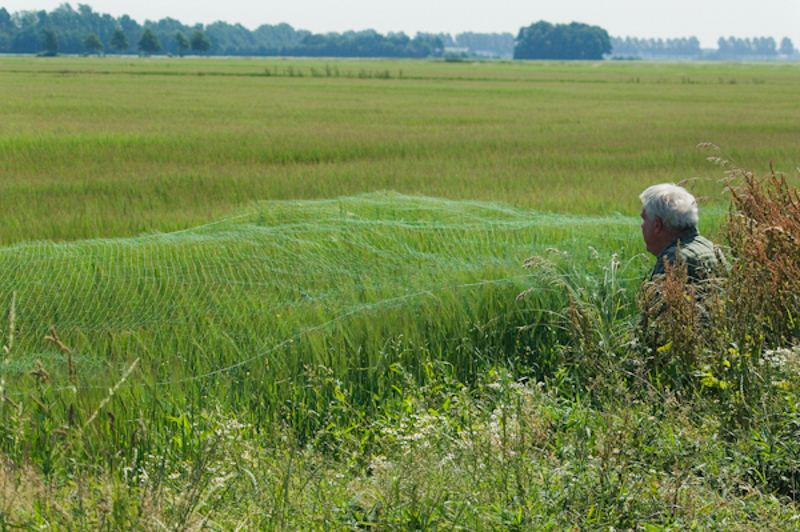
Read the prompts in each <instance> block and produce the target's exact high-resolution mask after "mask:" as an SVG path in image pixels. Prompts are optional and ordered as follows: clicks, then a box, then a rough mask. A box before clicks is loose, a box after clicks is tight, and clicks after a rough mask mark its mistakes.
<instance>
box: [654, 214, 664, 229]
mask: <svg viewBox="0 0 800 532" xmlns="http://www.w3.org/2000/svg"><path fill="white" fill-rule="evenodd" d="M663 229H664V222H663V221H661V218H659V217H658V216H656V219H655V220H653V231H656V232H658V233H660V232H661V231H662V230H663Z"/></svg>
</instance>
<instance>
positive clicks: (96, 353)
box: [0, 193, 644, 382]
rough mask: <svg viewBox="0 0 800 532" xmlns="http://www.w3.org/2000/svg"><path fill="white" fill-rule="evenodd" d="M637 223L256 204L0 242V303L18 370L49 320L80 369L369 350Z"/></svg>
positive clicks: (366, 205)
mask: <svg viewBox="0 0 800 532" xmlns="http://www.w3.org/2000/svg"><path fill="white" fill-rule="evenodd" d="M635 223H636V222H635V220H633V219H631V218H626V217H622V216H614V217H603V218H599V217H581V216H565V215H548V214H541V213H535V212H533V211H530V210H527V209H516V208H512V207H509V206H506V205H501V204H494V203H477V202H454V201H446V200H441V199H431V198H421V197H407V196H402V195H397V194H393V193H375V194H369V195H362V196H356V197H350V198H343V199H338V200H326V201H303V202H299V201H293V202H265V203H260V204H257V205H254V206H253V207H252V208H251V209H250V210H248V211H247V212H244V213H243V214H241V215H238V216H235V217H231V218H229V219H225V220H221V221H219V222H216V223H212V224H208V225H204V226H201V227H197V228H193V229H190V230H186V231H181V232H176V233H170V234H150V235H143V236H140V237H136V238H127V239H109V240H89V241H81V242H75V243H65V244H57V243H48V242H33V243H27V244H20V245H15V246H11V247H7V248H4V249H2V250H0V307H2V308H3V309H5V310H6V311H8V310H10V309H11V307H12V300H13V305H14V307H15V322H16V329H17V336H18V338H17V340H16V341H17V343H18V345H19V351H21V352H23V353H27V354H26V356H19V357H16V358H15V360H17V361H18V362H19V364H20V367H19V369H20V370H23V369H29V364H30V363H31V362H32V358H33V357H39V358H41V357H45V358H46V357H48V356H51V357H55V356H56V353H54V352H52V350H53V349H54V348H52V347H50V346H48V344H47V343H46V342H44V341H43V340H42V339H43V338H44V336H45V335H46V334H47V333H48V330H49V328H50V327H51V326H52V327H55V328H56V330H57V331H58V334H59V335H61V336H62V338H65V339H68V340H67V342H68V343H70V344H71V345H73V346H75V347H76V348H77V353H76V357H78V359H83V368H84V371H85V372H86V373H87V374H89V373H91V372H92V371H94V369H93V368H97V367H102V365H103V364H105V363H107V359H108V358H109V357H111V356H112V354H111V353H116V355H120V353H119V352H120V351H125V352H126V353H128V354H130V353H135V354H137V355H141V354H142V353H145V354H147V355H149V356H150V357H151V358H152V359H155V360H159V361H160V362H159V363H161V364H162V365H163V364H167V363H169V364H174V365H176V366H180V365H181V364H184V363H185V364H189V365H190V366H191V369H190V370H189V375H190V376H191V378H197V377H200V376H203V375H206V374H209V373H214V374H217V373H221V372H225V371H227V370H232V369H234V368H239V367H242V366H247V364H248V363H249V362H250V361H252V360H255V359H256V358H259V357H266V358H267V359H269V357H270V356H272V357H276V358H277V357H279V356H280V353H281V352H282V351H281V349H279V348H286V347H287V346H290V345H291V344H294V343H298V344H299V343H301V342H308V341H309V338H308V337H309V336H310V335H311V333H312V332H313V333H314V335H313V336H315V338H317V340H315V341H317V342H321V345H320V346H317V347H318V349H317V350H318V351H320V352H323V351H325V350H326V347H325V346H326V345H328V344H329V343H330V340H329V338H330V337H332V336H336V335H339V336H342V337H345V338H347V337H348V336H352V338H351V339H350V341H351V343H359V344H363V343H364V338H365V337H374V338H373V340H374V342H375V345H377V346H380V344H381V342H384V341H385V338H386V337H387V336H397V335H401V334H409V330H408V329H411V328H414V327H416V328H419V326H420V325H419V323H418V322H420V321H422V322H428V323H431V322H434V321H437V320H439V321H441V323H442V325H440V326H437V327H438V328H440V329H442V331H443V332H442V334H448V333H447V331H446V329H450V330H451V332H452V330H453V327H454V325H453V324H454V322H464V323H462V325H475V324H476V323H477V322H480V321H481V320H487V319H491V318H493V317H494V316H492V314H498V313H501V312H505V311H507V309H506V310H503V308H505V307H507V306H508V305H510V304H511V303H513V299H514V297H513V296H514V294H515V293H518V292H519V291H521V290H523V289H526V288H529V287H530V286H531V283H534V281H535V279H534V278H535V272H533V273H532V272H528V271H526V270H525V269H523V268H522V262H523V260H524V259H525V258H526V257H529V256H531V255H534V254H540V253H546V252H547V251H546V248H553V247H555V248H558V249H559V251H560V253H561V255H563V254H564V252H565V251H566V252H568V253H570V254H573V255H580V256H581V257H583V258H588V259H591V257H593V256H595V253H596V251H595V249H599V250H600V252H601V254H602V253H603V252H604V251H614V252H622V254H623V255H625V246H629V247H630V248H631V249H630V253H629V254H628V255H629V256H636V253H637V252H638V251H639V250H638V248H637V247H636V246H635V244H633V242H636V238H637V237H638V235H637V229H636V227H635ZM590 246H593V248H592V247H590ZM549 253H551V254H555V253H556V252H555V251H554V250H552V249H551V250H550V251H549ZM623 258H624V257H623ZM589 262H591V261H589ZM601 262H602V261H601V260H598V261H595V263H597V264H598V268H601V267H602V264H601ZM643 262H644V261H642V263H643ZM639 266H640V264H639V263H638V261H637V263H636V267H637V268H638V267H639ZM487 290H489V291H488V292H487ZM542 290H543V291H545V290H546V287H545V286H542ZM495 300H497V301H495ZM493 305H499V306H498V307H497V308H495V307H493ZM398 312H399V313H398ZM426 315H427V316H426ZM387 320H392V321H393V323H387ZM415 320H416V321H415ZM6 321H7V320H6ZM354 321H359V322H360V323H361V325H359V326H358V327H356V326H355V325H354ZM470 321H472V322H473V323H472V324H469V323H468V322H470ZM412 322H413V323H412ZM364 323H371V325H368V326H365V325H364ZM414 323H416V325H415V324H414ZM359 327H360V329H359ZM365 327H367V329H369V330H366V331H364V330H363V329H364V328H365ZM4 328H7V325H6V326H4ZM357 329H358V330H360V331H361V332H363V335H362V336H360V337H358V338H356V336H353V335H356V332H355V331H356V330H357ZM456 329H458V327H456ZM327 349H328V350H330V349H331V347H330V346H329V345H328V348H327ZM48 353H51V354H50V355H48ZM116 355H115V356H116ZM198 356H199V357H200V358H201V359H202V363H198V362H197V360H198V359H197V357H198ZM331 356H334V355H331ZM276 362H279V361H276ZM273 364H274V363H273ZM175 375H176V374H175V373H174V372H172V373H170V374H163V375H160V376H159V379H160V381H161V382H170V381H172V380H176V379H175ZM87 376H89V375H87Z"/></svg>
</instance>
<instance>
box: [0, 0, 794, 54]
mask: <svg viewBox="0 0 800 532" xmlns="http://www.w3.org/2000/svg"><path fill="white" fill-rule="evenodd" d="M62 3H64V0H0V7H5V8H6V9H7V10H8V11H9V12H10V13H14V12H15V11H22V10H40V9H45V10H47V11H51V10H53V9H54V8H56V7H58V6H59V5H60V4H62ZM78 3H85V4H88V5H89V6H91V7H92V9H93V10H94V11H96V12H99V13H108V14H110V15H112V16H114V17H119V16H121V15H130V17H131V18H133V19H134V20H136V21H137V22H139V23H140V24H141V23H143V22H144V21H145V20H148V19H149V20H159V19H162V18H165V17H171V18H174V19H177V20H179V21H181V22H182V23H184V24H190V25H192V24H196V23H202V24H209V23H211V22H216V21H218V20H221V21H224V22H228V23H231V24H235V23H239V24H242V25H243V26H245V27H246V28H249V29H251V30H252V29H255V28H257V27H258V26H260V25H261V24H279V23H281V22H286V23H287V24H290V25H291V26H292V27H294V28H295V29H306V30H311V31H313V32H315V33H325V32H329V31H336V32H342V31H346V30H356V31H359V30H365V29H374V30H376V31H378V32H379V33H383V34H386V33H388V32H390V31H394V32H397V31H403V32H405V33H406V34H408V35H409V36H411V37H413V36H414V35H415V34H416V32H418V31H423V32H431V33H439V32H443V33H451V34H453V35H455V34H457V33H461V32H465V31H473V32H476V33H492V32H498V33H502V32H510V33H512V34H514V35H515V36H516V34H517V32H518V31H519V29H520V27H522V26H528V25H530V24H532V23H533V22H537V21H539V20H546V21H548V22H552V23H554V24H555V23H569V22H573V21H575V22H583V23H586V24H591V25H597V26H601V27H602V28H604V29H605V30H607V31H608V33H609V35H611V36H613V37H625V36H631V37H640V38H650V37H656V38H658V37H661V38H664V39H667V38H676V37H690V36H692V35H694V36H696V37H697V38H698V39H700V45H701V46H702V47H704V48H716V43H717V39H719V37H723V36H724V37H731V36H733V37H741V38H745V37H751V38H752V37H773V38H774V39H775V41H776V42H777V43H778V44H780V40H781V39H782V38H783V37H789V38H790V39H792V42H793V43H794V45H795V48H800V0H760V1H758V2H755V1H753V0H484V1H482V2H477V1H475V0H392V1H389V0H335V1H334V0H193V1H189V0H83V1H81V2H77V1H73V2H70V4H71V5H72V7H73V8H75V9H77V6H78Z"/></svg>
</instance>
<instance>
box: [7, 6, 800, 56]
mask: <svg viewBox="0 0 800 532" xmlns="http://www.w3.org/2000/svg"><path fill="white" fill-rule="evenodd" d="M718 46H719V48H718V49H717V50H703V49H701V48H700V42H699V41H698V40H697V38H696V37H688V38H682V39H667V40H663V39H637V38H633V37H625V38H621V37H609V36H608V33H607V32H606V31H605V30H604V29H602V28H600V27H598V26H589V25H587V24H580V23H577V22H573V23H571V24H556V25H553V24H550V23H548V22H545V21H539V22H537V23H535V24H531V25H530V26H528V27H523V28H521V29H520V31H519V34H518V35H517V37H516V38H515V37H514V36H513V35H512V34H511V33H472V32H466V33H460V34H457V35H456V36H455V37H453V36H451V35H450V34H447V33H439V34H431V33H417V35H416V36H415V37H414V38H411V37H409V36H407V35H405V34H404V33H389V34H388V35H385V36H384V35H381V34H379V33H377V32H376V31H373V30H365V31H359V32H356V31H348V32H344V33H327V34H313V33H311V32H310V31H306V30H295V29H294V28H293V27H292V26H290V25H288V24H277V25H274V26H273V25H269V24H265V25H262V26H260V27H258V28H257V29H255V30H252V31H251V30H249V29H247V28H245V27H244V26H242V25H241V24H228V23H226V22H214V23H213V24H208V25H205V26H204V25H202V24H196V25H193V26H187V25H185V24H182V23H181V22H179V21H177V20H175V19H172V18H165V19H162V20H159V21H150V20H147V21H145V22H144V24H141V25H140V24H139V23H138V22H136V21H135V20H133V19H132V18H130V17H129V16H128V15H123V16H121V17H118V18H115V17H112V16H111V15H107V14H100V13H96V12H94V11H92V8H91V7H89V6H88V5H84V4H78V8H77V9H73V8H72V7H71V6H70V4H67V3H65V4H62V5H61V6H59V7H57V8H56V9H54V10H53V11H51V12H49V13H48V12H46V11H44V10H40V11H19V12H16V13H14V14H10V13H9V12H8V11H7V10H6V9H5V8H0V53H45V54H48V55H53V54H56V53H68V54H81V53H103V52H106V53H114V52H116V53H131V52H138V53H144V54H151V53H163V54H175V55H183V54H185V53H198V54H207V55H238V56H306V57H417V58H422V57H442V56H456V57H470V56H473V57H474V56H483V57H514V58H515V59H592V60H596V59H602V58H604V57H609V56H612V58H686V59H772V58H778V57H781V56H784V57H793V56H798V55H800V54H798V52H797V51H796V50H795V49H794V46H793V44H792V41H791V40H790V39H789V38H784V39H783V40H782V41H781V43H780V46H778V45H777V44H776V42H775V40H774V39H772V38H771V37H760V38H754V39H739V38H735V37H730V38H727V39H725V38H720V39H719V41H718Z"/></svg>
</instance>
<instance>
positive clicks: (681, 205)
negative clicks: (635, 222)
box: [639, 183, 719, 282]
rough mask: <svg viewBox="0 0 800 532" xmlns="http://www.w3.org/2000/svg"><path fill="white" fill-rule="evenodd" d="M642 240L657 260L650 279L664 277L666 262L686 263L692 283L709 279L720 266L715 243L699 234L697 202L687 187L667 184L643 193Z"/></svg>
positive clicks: (656, 186) (671, 263) (641, 197)
mask: <svg viewBox="0 0 800 532" xmlns="http://www.w3.org/2000/svg"><path fill="white" fill-rule="evenodd" d="M639 199H641V200H642V213H641V216H642V237H643V238H644V242H645V245H646V247H647V251H648V252H649V253H651V254H652V255H654V256H655V257H656V264H655V266H653V270H652V271H651V272H650V275H649V276H648V277H649V279H650V280H653V279H654V278H656V277H657V276H659V275H664V273H665V268H664V263H665V262H666V261H669V264H670V265H676V264H685V265H686V274H687V278H688V280H689V281H690V282H694V281H699V280H701V279H704V278H706V277H708V274H709V272H711V271H713V270H715V269H716V268H717V267H718V266H719V260H718V258H717V255H716V253H715V252H714V244H712V243H711V241H709V240H708V239H706V238H704V237H702V236H700V233H699V232H698V231H697V221H698V215H697V202H696V201H695V199H694V196H692V195H691V194H690V193H689V192H688V191H687V190H686V189H685V188H683V187H679V186H677V185H673V184H669V183H664V184H661V185H653V186H652V187H650V188H648V189H647V190H645V191H644V192H642V193H641V195H640V196H639Z"/></svg>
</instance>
